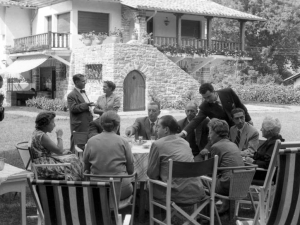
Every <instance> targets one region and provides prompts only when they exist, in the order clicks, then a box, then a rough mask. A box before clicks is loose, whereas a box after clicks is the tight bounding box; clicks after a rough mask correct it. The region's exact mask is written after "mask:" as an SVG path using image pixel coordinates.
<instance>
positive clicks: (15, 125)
mask: <svg viewBox="0 0 300 225" xmlns="http://www.w3.org/2000/svg"><path fill="white" fill-rule="evenodd" d="M20 110H21V111H22V110H23V111H27V112H28V111H29V112H39V111H41V110H36V109H33V108H27V107H11V108H7V111H20ZM58 114H59V115H62V116H67V115H68V113H66V112H60V113H58ZM267 115H269V116H272V117H275V118H278V119H279V120H280V121H281V124H282V129H281V134H282V136H283V138H285V139H286V141H297V140H299V137H300V128H298V124H300V113H298V112H296V113H295V112H285V113H282V112H281V113H280V112H268V113H267V114H266V113H258V112H255V113H251V117H252V120H253V122H254V126H255V127H256V128H257V129H258V130H260V127H261V123H262V121H263V118H264V117H265V116H267ZM183 117H184V114H176V119H181V118H183ZM34 120H35V118H32V117H27V116H22V115H21V116H19V115H13V114H6V115H5V119H4V120H3V121H2V122H1V123H0V127H1V130H2V131H1V135H0V143H1V149H0V157H5V158H6V160H7V163H9V164H12V165H14V166H17V167H20V168H24V165H23V162H22V160H21V159H20V156H19V153H18V151H17V150H16V148H15V144H16V143H18V142H21V141H27V140H29V139H30V137H31V133H32V132H33V130H34ZM134 120H135V117H133V116H126V117H121V135H124V131H125V128H126V127H128V126H130V125H131V124H132V123H133V122H134ZM56 127H60V128H62V129H63V131H64V135H63V139H64V147H65V148H69V146H70V141H69V140H70V127H69V120H56ZM50 137H51V138H53V139H54V140H55V133H54V132H53V133H52V134H50ZM260 137H261V132H260ZM19 208H20V207H19V196H18V195H17V196H16V197H15V196H14V194H12V193H10V194H6V195H4V196H3V197H0V221H1V222H0V224H1V225H10V224H12V225H15V224H20V216H19V215H20V209H19ZM26 211H27V215H35V214H36V208H35V204H34V201H33V199H32V197H31V194H30V192H29V190H27V209H26ZM145 221H146V222H145V223H138V222H135V224H137V225H147V224H149V223H148V221H149V220H148V216H147V215H146V218H145ZM222 222H223V224H224V225H231V224H232V225H233V224H235V223H229V222H228V221H227V220H226V217H223V218H222ZM27 224H29V225H31V224H36V219H30V218H27Z"/></svg>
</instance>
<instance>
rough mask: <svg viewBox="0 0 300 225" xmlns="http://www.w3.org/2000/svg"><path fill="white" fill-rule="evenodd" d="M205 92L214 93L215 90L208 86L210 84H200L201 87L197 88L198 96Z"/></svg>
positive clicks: (210, 85)
mask: <svg viewBox="0 0 300 225" xmlns="http://www.w3.org/2000/svg"><path fill="white" fill-rule="evenodd" d="M207 91H210V92H214V91H215V89H214V87H213V86H212V84H210V83H204V84H201V86H200V88H199V92H200V94H202V95H204V94H205V93H206V92H207Z"/></svg>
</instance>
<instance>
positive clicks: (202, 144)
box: [178, 102, 209, 156]
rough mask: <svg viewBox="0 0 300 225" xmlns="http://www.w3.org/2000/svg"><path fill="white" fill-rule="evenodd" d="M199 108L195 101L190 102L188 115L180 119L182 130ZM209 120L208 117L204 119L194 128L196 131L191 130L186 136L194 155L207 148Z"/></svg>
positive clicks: (187, 110)
mask: <svg viewBox="0 0 300 225" xmlns="http://www.w3.org/2000/svg"><path fill="white" fill-rule="evenodd" d="M197 108H198V106H197V104H196V103H194V102H189V103H188V104H187V105H186V106H185V114H186V117H185V118H184V119H182V120H179V121H178V125H179V126H180V128H181V129H180V131H181V130H182V129H183V128H185V126H186V125H188V124H189V122H190V121H191V120H192V119H193V118H194V117H195V116H196V115H197V112H198V110H197ZM208 122H209V119H208V118H206V119H204V120H203V122H202V123H200V125H199V126H198V127H197V128H196V129H195V130H194V132H190V133H189V134H188V135H187V136H186V137H185V140H186V141H187V142H188V143H189V144H190V147H191V149H192V153H193V155H194V156H196V155H198V154H199V152H200V151H201V150H202V149H204V148H206V145H207V143H208V133H209V129H208V126H207V124H208Z"/></svg>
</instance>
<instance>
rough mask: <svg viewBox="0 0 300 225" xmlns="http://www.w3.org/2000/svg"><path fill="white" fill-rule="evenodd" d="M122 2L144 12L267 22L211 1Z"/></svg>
mask: <svg viewBox="0 0 300 225" xmlns="http://www.w3.org/2000/svg"><path fill="white" fill-rule="evenodd" d="M120 2H121V4H123V5H126V6H129V7H132V8H136V9H143V10H157V11H163V12H176V13H185V14H195V15H202V16H214V17H223V18H232V19H245V20H258V21H265V19H264V18H262V17H258V16H255V15H252V14H248V13H244V12H240V11H238V10H235V9H231V8H228V7H226V6H223V5H220V4H217V3H215V2H212V1H211V0H120Z"/></svg>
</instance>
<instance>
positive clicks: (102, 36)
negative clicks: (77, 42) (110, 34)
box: [94, 32, 107, 45]
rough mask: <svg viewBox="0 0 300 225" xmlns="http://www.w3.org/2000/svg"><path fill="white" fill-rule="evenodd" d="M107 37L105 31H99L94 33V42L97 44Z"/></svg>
mask: <svg viewBox="0 0 300 225" xmlns="http://www.w3.org/2000/svg"><path fill="white" fill-rule="evenodd" d="M106 38H107V33H106V32H99V33H98V34H95V35H94V39H95V43H96V44H97V45H100V44H102V42H103V41H104V40H105V39H106Z"/></svg>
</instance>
